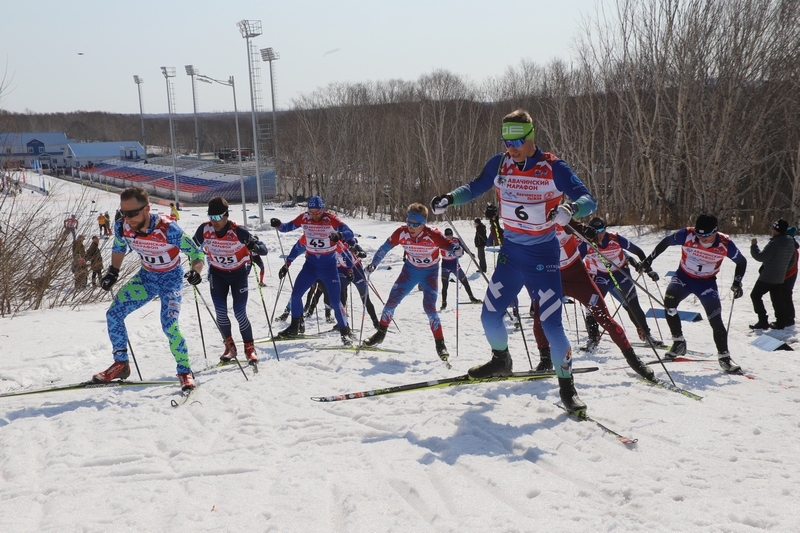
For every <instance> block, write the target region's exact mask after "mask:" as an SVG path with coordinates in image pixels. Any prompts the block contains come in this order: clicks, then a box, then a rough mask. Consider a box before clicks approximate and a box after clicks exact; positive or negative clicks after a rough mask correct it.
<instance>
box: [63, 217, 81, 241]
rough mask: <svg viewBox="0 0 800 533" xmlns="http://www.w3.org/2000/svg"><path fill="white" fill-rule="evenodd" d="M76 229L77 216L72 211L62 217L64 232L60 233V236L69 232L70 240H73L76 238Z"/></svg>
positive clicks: (64, 235)
mask: <svg viewBox="0 0 800 533" xmlns="http://www.w3.org/2000/svg"><path fill="white" fill-rule="evenodd" d="M77 230H78V217H76V216H75V214H74V213H73V214H71V215H70V216H68V217H67V218H66V219H64V232H63V233H62V237H66V235H67V233H70V234H71V235H72V242H75V239H77V238H78V234H77Z"/></svg>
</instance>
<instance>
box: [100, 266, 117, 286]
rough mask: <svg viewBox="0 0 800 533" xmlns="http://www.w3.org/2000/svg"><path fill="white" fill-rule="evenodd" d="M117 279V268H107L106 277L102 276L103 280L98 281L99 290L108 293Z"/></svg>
mask: <svg viewBox="0 0 800 533" xmlns="http://www.w3.org/2000/svg"><path fill="white" fill-rule="evenodd" d="M118 279H119V269H118V268H117V267H113V266H110V267H108V271H107V272H106V275H105V276H103V279H102V280H101V281H100V288H102V289H103V290H104V291H110V290H111V287H113V286H114V284H115V283H116V282H117V280H118Z"/></svg>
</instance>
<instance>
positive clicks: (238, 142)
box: [197, 74, 247, 228]
mask: <svg viewBox="0 0 800 533" xmlns="http://www.w3.org/2000/svg"><path fill="white" fill-rule="evenodd" d="M197 79H198V80H200V81H204V82H206V83H211V82H216V83H219V84H220V85H228V86H230V88H231V89H233V116H234V117H235V119H236V149H237V150H238V151H239V183H240V184H241V186H242V226H243V227H244V228H247V207H245V203H246V197H245V191H244V170H243V168H242V138H241V137H240V136H239V108H238V107H236V85H235V84H234V82H233V76H231V77H230V78H228V81H222V80H216V79H214V78H212V77H210V76H204V75H203V74H198V75H197Z"/></svg>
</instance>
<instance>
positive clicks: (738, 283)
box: [731, 279, 744, 300]
mask: <svg viewBox="0 0 800 533" xmlns="http://www.w3.org/2000/svg"><path fill="white" fill-rule="evenodd" d="M731 292H733V299H734V300H735V299H736V298H741V297H742V296H744V291H743V290H742V280H740V279H735V280H733V285H731Z"/></svg>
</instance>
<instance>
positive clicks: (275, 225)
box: [269, 218, 281, 228]
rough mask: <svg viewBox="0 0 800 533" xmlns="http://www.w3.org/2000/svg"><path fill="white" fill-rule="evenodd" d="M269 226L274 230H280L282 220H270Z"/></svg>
mask: <svg viewBox="0 0 800 533" xmlns="http://www.w3.org/2000/svg"><path fill="white" fill-rule="evenodd" d="M269 225H270V226H272V227H273V228H279V227H280V226H281V220H280V219H279V218H271V219H269Z"/></svg>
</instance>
